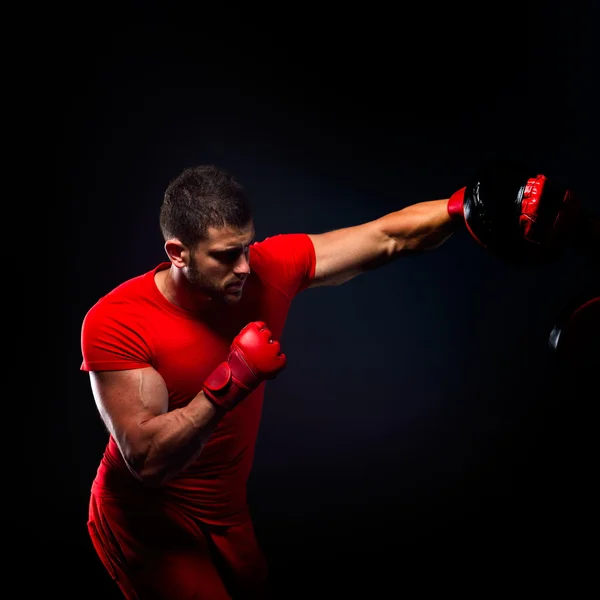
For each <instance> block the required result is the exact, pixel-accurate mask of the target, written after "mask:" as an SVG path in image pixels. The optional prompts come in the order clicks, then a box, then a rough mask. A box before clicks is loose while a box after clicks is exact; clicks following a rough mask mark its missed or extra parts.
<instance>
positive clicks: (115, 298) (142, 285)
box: [83, 265, 160, 326]
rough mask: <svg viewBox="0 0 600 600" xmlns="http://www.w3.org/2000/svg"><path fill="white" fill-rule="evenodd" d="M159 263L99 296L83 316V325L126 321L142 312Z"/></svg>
mask: <svg viewBox="0 0 600 600" xmlns="http://www.w3.org/2000/svg"><path fill="white" fill-rule="evenodd" d="M159 268H160V265H159V266H158V267H156V268H155V269H152V270H151V271H147V272H146V273H142V274H141V275H137V276H135V277H132V278H130V279H128V280H126V281H124V282H122V283H120V284H119V285H117V286H116V287H114V288H113V289H112V290H110V291H109V292H108V293H106V294H105V295H104V296H101V297H100V298H99V299H98V300H97V301H96V302H95V303H94V304H93V305H92V306H91V307H90V308H89V310H88V311H87V313H86V314H85V316H84V320H83V322H84V326H85V325H89V324H90V323H94V324H99V323H100V322H102V321H111V322H113V323H118V322H124V321H125V322H126V321H129V320H131V319H132V318H137V317H139V316H140V315H141V314H143V313H144V305H145V304H146V303H147V301H148V299H149V297H150V295H151V292H152V285H153V283H154V274H155V272H156V271H157V270H158V269H159Z"/></svg>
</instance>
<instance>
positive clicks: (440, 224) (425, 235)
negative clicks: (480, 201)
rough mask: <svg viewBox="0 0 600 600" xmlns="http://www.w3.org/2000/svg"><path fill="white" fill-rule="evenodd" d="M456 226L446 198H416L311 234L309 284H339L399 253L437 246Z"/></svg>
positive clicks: (395, 256) (386, 261) (400, 254)
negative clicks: (389, 210) (357, 222)
mask: <svg viewBox="0 0 600 600" xmlns="http://www.w3.org/2000/svg"><path fill="white" fill-rule="evenodd" d="M455 228H456V222H455V221H453V220H451V218H450V215H449V213H448V199H447V198H446V199H444V200H430V201H427V202H419V203H417V204H413V205H411V206H407V207H406V208H403V209H402V210H399V211H396V212H393V213H389V214H387V215H385V216H383V217H380V218H379V219H376V220H374V221H369V222H368V223H364V224H362V225H356V226H354V227H346V228H343V229H337V230H335V231H329V232H327V233H321V234H311V235H310V238H311V240H312V242H313V245H314V247H315V254H316V268H315V277H314V280H313V282H312V284H311V287H317V286H324V285H339V284H341V283H344V282H346V281H348V280H350V279H352V278H353V277H355V276H356V275H359V274H360V273H363V272H365V271H368V270H371V269H374V268H376V267H379V266H381V265H384V264H386V263H388V262H390V261H391V260H393V259H395V258H397V257H399V256H403V255H408V254H411V253H415V252H422V251H425V250H432V249H434V248H437V247H438V246H440V245H441V244H442V243H444V242H445V241H446V240H447V239H448V238H449V237H450V236H451V235H452V232H453V231H454V229H455Z"/></svg>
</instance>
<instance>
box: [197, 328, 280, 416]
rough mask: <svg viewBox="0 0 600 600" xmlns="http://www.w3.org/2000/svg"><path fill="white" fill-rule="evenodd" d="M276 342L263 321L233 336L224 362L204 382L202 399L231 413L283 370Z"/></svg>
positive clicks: (278, 346)
mask: <svg viewBox="0 0 600 600" xmlns="http://www.w3.org/2000/svg"><path fill="white" fill-rule="evenodd" d="M285 364H286V356H285V354H282V352H281V347H280V344H279V342H277V341H275V340H273V334H272V333H271V331H270V330H269V329H268V328H267V326H266V325H265V324H264V323H263V322H262V321H254V322H252V323H249V324H248V325H246V327H244V328H243V329H242V330H241V331H240V333H238V335H236V336H235V338H234V339H233V342H232V344H231V349H230V352H229V355H228V357H227V360H225V361H223V362H222V363H221V364H220V365H219V366H218V367H217V368H216V369H215V370H214V371H213V372H212V373H211V374H210V375H209V376H208V377H207V378H206V381H205V382H204V386H203V388H202V391H203V392H204V395H205V396H206V397H207V398H208V399H209V400H211V401H212V402H213V403H214V404H216V405H217V406H220V407H221V408H224V409H225V410H231V409H232V408H233V407H234V406H236V405H237V404H238V403H239V402H241V401H242V400H243V399H244V398H246V396H248V394H250V392H252V391H253V390H255V389H256V388H257V387H258V386H259V385H260V384H261V383H262V382H263V381H264V380H265V379H274V378H275V377H276V376H277V374H278V373H279V372H280V371H281V370H282V369H283V368H284V367H285Z"/></svg>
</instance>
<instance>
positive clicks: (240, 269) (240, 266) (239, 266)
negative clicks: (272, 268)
mask: <svg viewBox="0 0 600 600" xmlns="http://www.w3.org/2000/svg"><path fill="white" fill-rule="evenodd" d="M233 272H234V273H235V274H236V275H248V274H249V273H250V261H249V260H248V257H247V256H246V255H245V254H242V255H241V256H240V257H239V258H238V259H237V261H236V263H235V265H234V266H233Z"/></svg>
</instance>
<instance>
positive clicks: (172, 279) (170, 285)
mask: <svg viewBox="0 0 600 600" xmlns="http://www.w3.org/2000/svg"><path fill="white" fill-rule="evenodd" d="M154 280H155V281H156V285H157V286H158V289H159V291H160V292H161V294H162V295H163V296H164V297H165V298H166V299H167V300H168V301H169V302H171V304H174V305H175V306H178V307H179V308H182V309H183V310H187V311H189V312H198V311H201V310H206V309H207V308H210V307H211V306H212V305H213V300H212V298H210V296H207V295H206V294H204V293H203V292H199V291H198V290H195V289H193V288H192V286H190V284H189V282H188V280H187V279H186V278H185V277H184V276H183V274H182V273H181V271H180V270H179V269H177V268H176V267H174V266H173V265H171V266H170V267H169V268H168V269H165V270H164V271H159V272H158V273H157V274H156V275H155V278H154Z"/></svg>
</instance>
